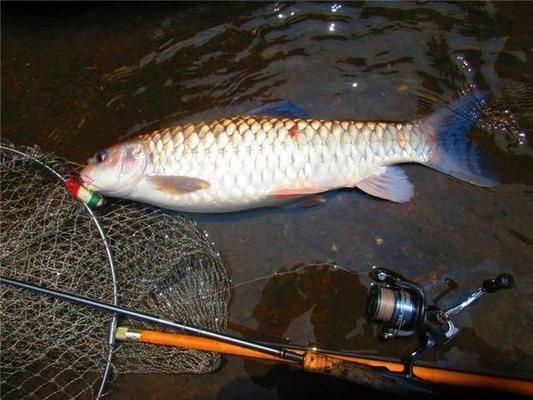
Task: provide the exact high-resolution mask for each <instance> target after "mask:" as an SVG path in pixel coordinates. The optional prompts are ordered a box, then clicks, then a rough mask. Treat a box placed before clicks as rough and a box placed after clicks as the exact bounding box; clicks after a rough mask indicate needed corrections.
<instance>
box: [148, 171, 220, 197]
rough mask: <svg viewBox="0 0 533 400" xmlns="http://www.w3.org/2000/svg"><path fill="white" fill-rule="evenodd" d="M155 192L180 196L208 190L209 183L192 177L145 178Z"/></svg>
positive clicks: (159, 176) (160, 176)
mask: <svg viewBox="0 0 533 400" xmlns="http://www.w3.org/2000/svg"><path fill="white" fill-rule="evenodd" d="M145 179H146V180H147V181H148V183H149V184H150V185H152V186H153V188H154V189H155V190H158V191H160V192H163V193H167V194H171V195H180V194H185V193H191V192H196V191H197V190H202V189H207V188H208V187H209V186H210V185H209V182H207V181H204V180H203V179H199V178H194V177H190V176H162V175H158V176H148V177H146V178H145Z"/></svg>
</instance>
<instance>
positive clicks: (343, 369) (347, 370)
mask: <svg viewBox="0 0 533 400" xmlns="http://www.w3.org/2000/svg"><path fill="white" fill-rule="evenodd" d="M0 284H5V285H8V286H12V287H16V288H19V289H26V290H30V291H33V292H37V293H40V294H43V295H47V296H51V297H54V298H58V299H61V300H64V301H68V302H72V303H76V304H80V305H84V306H87V307H91V308H95V309H98V310H101V311H105V312H110V313H114V314H115V315H117V314H118V315H122V316H126V317H130V318H133V319H137V320H141V321H145V322H151V323H155V324H158V325H162V326H165V327H168V328H172V329H179V330H182V331H184V332H188V333H191V334H193V335H199V336H200V337H202V338H204V339H205V340H208V339H210V340H212V341H213V342H222V343H223V344H225V345H230V346H236V347H240V348H244V349H246V350H248V351H251V352H252V353H251V354H253V355H256V356H258V355H262V356H267V357H269V359H271V360H283V361H284V362H290V363H294V364H296V365H301V366H303V368H304V369H305V370H306V371H309V372H317V373H323V374H328V375H331V376H335V377H339V378H343V379H345V380H349V381H352V382H356V383H358V384H363V385H366V386H369V387H373V388H377V389H380V390H385V391H389V392H396V393H409V392H412V391H414V390H417V391H419V392H424V393H431V392H432V391H431V389H430V388H429V386H427V385H425V384H419V383H414V382H412V380H403V379H399V377H398V376H396V375H395V374H391V373H388V372H386V371H379V370H377V369H374V368H371V367H368V366H366V365H362V364H356V363H353V362H349V361H346V360H342V359H338V358H333V357H329V356H326V355H323V354H319V353H317V352H314V351H312V350H310V351H306V352H305V353H303V354H302V352H296V351H292V350H289V349H286V348H278V347H271V346H267V345H262V344H258V343H255V342H252V341H248V340H243V339H239V338H237V337H234V336H231V335H227V334H221V333H217V332H213V331H210V330H208V329H203V328H198V327H193V326H190V325H185V324H181V323H178V322H174V321H170V320H167V319H164V318H161V317H158V316H155V315H150V314H146V313H142V312H138V311H136V310H131V309H128V308H124V307H120V306H116V305H112V304H109V303H104V302H101V301H98V300H95V299H91V298H88V297H83V296H78V295H74V294H71V293H67V292H63V291H59V290H54V289H49V288H45V287H41V286H37V285H33V284H30V283H27V282H22V281H19V280H15V279H9V278H5V277H0ZM195 338H197V339H198V338H199V337H198V336H196V337H195ZM213 342H212V343H213ZM213 351H215V350H213Z"/></svg>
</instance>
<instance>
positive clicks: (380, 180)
mask: <svg viewBox="0 0 533 400" xmlns="http://www.w3.org/2000/svg"><path fill="white" fill-rule="evenodd" d="M356 186H357V187H358V188H359V189H361V190H362V191H364V192H366V193H368V194H371V195H372V196H376V197H380V198H382V199H386V200H390V201H394V202H396V203H406V202H408V201H409V200H410V199H411V197H413V195H414V187H413V184H412V183H411V182H410V181H409V178H408V177H407V175H405V172H403V170H402V169H401V168H400V167H384V168H382V169H381V170H380V172H379V173H378V174H376V175H372V176H369V177H368V178H366V179H365V180H363V181H361V182H359V183H358V184H357V185H356Z"/></svg>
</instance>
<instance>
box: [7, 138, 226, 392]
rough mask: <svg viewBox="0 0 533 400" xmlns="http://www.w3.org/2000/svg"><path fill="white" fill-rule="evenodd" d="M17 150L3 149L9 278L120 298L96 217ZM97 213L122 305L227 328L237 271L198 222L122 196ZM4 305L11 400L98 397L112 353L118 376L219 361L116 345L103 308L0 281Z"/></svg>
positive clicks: (54, 163)
mask: <svg viewBox="0 0 533 400" xmlns="http://www.w3.org/2000/svg"><path fill="white" fill-rule="evenodd" d="M9 148H13V146H11V145H10V144H7V143H2V149H1V150H0V173H1V175H0V183H1V184H0V243H1V250H0V251H1V253H0V263H1V274H2V275H3V276H4V277H8V278H12V279H19V280H23V281H26V282H29V283H34V284H38V285H42V286H46V287H49V288H54V289H59V290H62V291H66V292H69V293H73V294H77V295H81V296H86V297H91V298H94V299H97V300H100V301H104V302H108V303H112V302H113V297H114V291H113V290H114V285H113V279H112V275H111V268H110V261H109V258H108V256H107V253H106V246H105V242H104V240H103V239H102V237H101V236H100V233H99V231H98V228H97V225H96V223H95V221H94V220H93V218H92V217H91V215H90V214H89V213H88V211H87V210H86V209H85V207H84V206H83V205H82V204H80V203H79V202H77V201H76V200H74V199H73V198H72V197H71V196H70V195H69V194H68V193H67V192H66V190H65V189H64V185H63V184H62V182H61V181H60V180H58V179H57V178H56V177H53V175H52V174H51V173H50V172H49V171H47V170H45V169H44V168H42V167H41V166H40V165H39V164H38V163H37V162H35V161H33V160H31V159H29V158H27V157H26V156H23V155H20V154H15V153H13V152H11V151H9ZM16 149H17V150H19V151H21V152H23V153H25V154H27V155H30V156H31V157H33V158H35V159H37V160H39V161H41V162H43V163H45V164H46V165H48V166H50V167H52V168H53V169H55V170H56V171H58V172H59V173H60V174H61V175H63V176H64V175H66V174H67V173H68V172H69V171H72V170H76V169H78V166H77V165H76V164H73V163H69V162H67V161H65V160H62V159H58V158H55V157H53V156H51V155H48V154H45V153H44V152H42V151H41V150H39V149H38V148H27V147H18V148H16ZM96 217H97V219H98V220H99V222H100V224H101V226H102V228H103V231H104V233H105V235H106V237H107V240H108V243H109V245H110V250H111V254H112V259H113V261H114V264H115V266H116V268H115V272H116V282H117V285H116V288H117V297H118V304H119V305H121V306H124V307H127V308H132V309H136V310H138V311H142V312H148V313H151V314H156V315H158V316H161V317H165V318H167V319H171V320H175V321H179V322H182V323H186V324H190V325H194V326H198V327H202V328H207V329H210V330H214V331H219V332H220V331H223V330H224V329H225V327H226V323H227V319H228V309H227V307H228V302H229V295H230V292H229V287H230V281H229V277H228V274H227V271H226V269H225V267H224V265H223V263H222V261H221V258H220V255H219V254H218V253H217V252H216V250H215V249H214V248H213V246H212V244H211V243H210V242H209V241H208V240H207V238H206V234H205V233H204V232H202V231H201V230H200V229H199V228H198V227H197V226H196V225H195V223H194V222H192V221H191V220H189V219H186V218H184V217H182V216H179V215H176V214H173V213H171V212H166V211H163V210H159V209H155V208H152V207H149V206H144V205H140V204H136V203H131V202H124V201H121V202H114V203H109V204H107V205H105V206H104V207H103V208H102V209H99V210H98V211H97V212H96ZM0 301H1V303H0V306H1V307H0V318H1V330H0V340H1V348H0V350H1V354H0V355H1V362H0V374H1V392H2V398H3V399H20V398H32V399H35V398H39V399H40V398H43V399H44V398H46V399H68V398H76V399H85V398H95V397H97V396H98V392H99V388H100V385H101V383H102V381H103V380H104V379H105V376H104V371H105V369H106V366H107V364H108V358H109V355H110V354H112V358H111V362H112V364H110V365H111V366H112V368H111V369H112V371H113V372H114V374H113V375H115V376H116V375H117V374H126V373H182V372H188V373H206V372H211V371H213V370H215V369H217V368H218V366H219V364H220V358H219V356H218V355H217V354H214V353H205V352H199V351H195V350H187V349H183V350H181V349H174V348H166V347H159V346H152V345H140V344H138V343H126V342H123V343H116V344H115V345H113V346H110V345H108V336H109V332H110V328H111V322H112V318H113V317H112V316H111V315H110V314H106V313H103V312H100V311H95V310H92V309H89V308H86V307H82V306H79V305H75V304H71V303H66V302H64V301H61V300H55V299H50V298H48V297H45V296H42V295H38V294H33V293H30V292H26V291H22V290H18V289H12V288H8V287H6V286H4V285H2V286H0ZM119 324H120V325H128V326H139V325H144V326H146V324H141V323H139V322H137V321H128V320H119ZM158 329H160V328H158Z"/></svg>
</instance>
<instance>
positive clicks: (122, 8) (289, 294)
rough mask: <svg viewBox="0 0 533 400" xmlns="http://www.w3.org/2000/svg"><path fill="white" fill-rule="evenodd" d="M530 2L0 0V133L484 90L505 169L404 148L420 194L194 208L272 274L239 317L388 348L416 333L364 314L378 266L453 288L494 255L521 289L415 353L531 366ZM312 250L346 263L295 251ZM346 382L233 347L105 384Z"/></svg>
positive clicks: (25, 134)
mask: <svg viewBox="0 0 533 400" xmlns="http://www.w3.org/2000/svg"><path fill="white" fill-rule="evenodd" d="M532 17H533V6H531V5H530V4H527V3H492V2H488V3H452V4H449V3H432V2H429V3H424V2H420V3H407V2H404V3H374V2H369V3H347V4H345V3H331V2H330V3H296V4H285V3H283V4H276V3H269V4H265V3H228V4H226V3H212V4H207V3H197V4H187V3H180V4H168V3H165V4H144V5H143V4H113V5H100V6H92V5H82V4H80V5H78V4H76V5H62V6H61V7H58V6H45V5H35V4H17V5H8V6H5V5H4V4H3V6H2V94H1V96H2V121H1V127H2V135H3V137H4V138H7V139H9V140H11V141H12V142H14V143H16V144H33V143H36V144H39V145H40V146H42V147H43V148H44V149H45V150H46V151H50V152H54V153H56V154H59V155H61V156H64V157H66V158H69V159H71V160H74V161H78V162H83V161H84V160H85V159H86V158H88V157H89V156H91V155H92V154H93V153H95V152H96V151H97V150H100V149H101V148H104V147H106V146H108V145H111V144H113V143H115V142H117V141H118V140H120V139H122V138H124V137H126V136H128V135H131V134H135V133H141V132H145V131H147V130H150V129H154V128H156V127H160V126H163V125H165V124H169V123H175V122H178V121H183V122H184V121H195V120H203V119H211V118H215V117H219V116H225V115H231V114H237V113H244V112H246V111H247V110H251V109H253V108H255V107H257V106H259V105H261V104H264V103H267V102H270V101H274V100H280V99H287V100H290V101H292V102H294V103H296V104H298V105H299V106H301V107H302V108H304V109H305V110H306V111H307V112H308V113H309V114H310V115H312V116H313V117H317V118H336V119H342V118H350V119H361V120H372V119H379V120H391V121H406V120H412V119H414V118H416V117H419V116H421V115H425V114H427V113H428V112H431V111H432V110H434V109H436V108H438V106H439V105H441V104H445V103H447V102H449V101H451V100H453V99H454V98H456V97H458V96H459V95H460V94H461V93H462V92H463V91H465V90H468V89H472V88H473V87H475V88H478V89H481V90H485V89H489V90H491V91H493V92H494V99H493V103H492V104H493V108H492V110H491V112H490V114H489V115H487V116H486V118H485V119H484V122H485V128H488V129H480V128H477V129H475V131H474V132H473V135H474V137H475V139H476V141H477V142H478V146H479V148H480V151H481V152H482V153H483V154H484V155H485V156H486V157H487V158H488V159H489V160H490V162H491V163H492V164H493V165H494V166H495V168H496V170H497V172H498V174H499V176H500V180H501V184H500V185H499V186H497V187H495V188H492V189H483V188H479V187H474V186H471V185H468V184H466V183H463V182H459V181H457V180H454V179H452V178H450V177H448V176H445V175H443V174H439V173H437V172H435V171H432V170H429V169H426V168H424V167H421V166H415V165H409V166H406V167H405V169H406V171H407V173H408V175H409V177H410V179H411V180H412V181H413V183H414V184H415V187H416V195H415V197H414V199H413V200H412V201H411V202H410V203H408V204H405V205H398V204H392V203H388V202H385V201H381V200H377V199H374V198H370V197H369V196H367V195H365V194H363V193H361V192H359V191H351V190H346V191H341V192H338V193H332V194H329V195H328V196H327V197H328V201H327V203H326V204H325V205H323V206H320V207H317V208H311V209H297V208H285V209H270V210H256V211H248V212H242V213H237V214H231V215H217V216H212V215H191V217H192V218H194V219H195V220H196V221H197V222H198V224H199V225H200V226H201V227H203V228H204V229H205V230H206V231H207V232H208V233H209V235H210V237H211V238H212V240H213V241H214V243H215V245H216V246H217V248H218V249H219V250H220V251H221V253H222V254H223V256H224V258H225V260H226V262H227V265H228V267H229V268H230V270H231V275H232V279H233V282H234V284H236V285H238V284H239V283H241V282H248V281H251V280H256V279H257V278H261V277H264V279H260V280H257V281H254V282H253V283H248V284H244V285H241V286H238V287H236V288H235V289H234V296H233V300H232V303H231V316H230V332H232V333H234V334H239V335H243V336H245V337H247V338H257V339H261V340H276V341H280V340H283V341H284V340H286V339H290V340H291V341H292V342H294V343H303V344H307V343H313V344H317V345H319V346H321V347H327V348H330V349H346V350H354V351H361V352H367V353H370V354H379V355H384V356H391V357H399V356H401V355H403V354H405V353H406V352H407V351H408V350H409V349H410V348H411V347H410V346H411V345H412V342H409V341H407V342H404V341H399V342H394V343H381V342H379V341H378V340H377V339H376V338H375V333H376V329H375V326H373V325H370V324H368V322H366V321H365V319H364V315H363V305H364V298H365V295H366V290H367V289H366V286H367V285H368V279H367V278H366V273H365V272H366V271H368V270H369V268H371V266H372V265H377V266H381V267H387V268H391V269H394V270H395V271H397V272H399V273H401V274H403V275H404V276H406V277H410V278H413V279H416V280H417V281H418V282H420V283H421V284H423V285H424V286H426V287H427V288H428V292H429V294H430V296H436V295H437V294H438V293H440V292H441V291H442V290H443V288H444V287H445V284H444V280H445V278H451V279H453V280H454V281H456V282H457V283H458V285H459V288H458V290H457V291H456V292H454V293H453V295H451V296H450V298H449V299H448V298H447V299H446V300H449V301H451V300H453V299H454V298H455V299H456V298H457V296H461V295H464V294H466V293H467V291H468V290H470V289H475V288H476V287H477V286H478V285H479V284H481V282H482V281H483V279H486V278H489V277H494V276H495V275H497V274H498V273H501V272H504V271H506V272H510V273H512V274H514V276H515V279H516V288H515V289H513V290H512V291H505V292H502V293H497V294H494V295H491V296H486V298H484V299H482V301H481V302H480V303H479V304H478V305H477V306H476V307H475V308H473V309H471V310H470V311H468V312H466V313H464V314H462V315H460V316H459V317H458V318H457V322H458V325H459V326H460V327H461V328H462V332H461V334H460V335H459V337H458V338H456V339H455V340H454V341H453V342H451V343H449V344H448V345H446V346H445V347H443V348H442V349H440V350H438V351H437V352H432V353H429V354H427V355H425V356H424V357H423V360H424V361H425V362H427V363H428V364H430V365H439V366H443V367H447V368H454V369H462V370H471V371H481V372H486V373H494V374H503V375H509V376H515V377H522V378H531V377H532V376H533V361H532V359H533V358H532V357H533V345H532V342H531V340H530V338H529V335H528V332H531V331H532V330H533V306H532V300H533V291H532V289H531V288H532V287H533V272H532V271H531V268H530V265H531V259H532V256H533V247H532V246H533V228H532V226H533V208H532V207H531V204H532V200H533V147H532V145H531V144H530V143H531V140H533V136H531V133H530V132H531V129H532V128H533V94H532V87H531V82H532V79H531V78H532V76H531V71H533V69H532V66H533V65H532V62H531V56H532V51H533V49H532V48H531V40H530V38H531V28H530V21H531V18H532ZM528 139H529V140H528ZM315 263H318V264H322V263H329V264H331V265H333V264H336V265H338V266H339V267H340V268H334V267H333V266H330V267H326V266H309V267H305V268H301V267H299V266H300V265H302V264H315ZM293 269H294V271H295V272H294V273H292V274H278V275H274V274H276V273H282V272H286V271H290V270H293ZM346 270H349V271H346ZM454 296H455V297H454ZM354 391H355V389H354V387H353V386H352V385H349V384H346V383H344V382H337V381H334V380H330V379H326V378H316V377H309V376H308V375H305V374H303V373H301V372H298V371H295V370H291V369H288V368H286V367H277V366H273V365H271V364H266V363H258V362H252V361H242V360H239V359H231V358H228V359H227V361H226V362H225V364H224V366H223V367H222V369H221V370H220V371H219V372H217V373H215V374H210V375H202V376H187V375H183V376H182V375H180V376H156V375H152V376H142V377H139V376H135V377H132V376H127V377H124V378H122V379H121V381H120V388H119V389H118V390H117V391H115V392H114V394H113V396H112V398H113V399H126V398H143V399H144V398H153V399H156V398H250V397H252V396H255V397H258V398H269V399H270V398H273V399H274V398H299V397H305V398H321V397H323V396H324V395H326V394H332V393H337V394H338V395H339V396H340V395H342V394H352V395H353V394H354V393H355V392H354ZM360 395H362V396H365V395H368V396H370V395H372V393H371V392H367V391H361V393H360Z"/></svg>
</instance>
